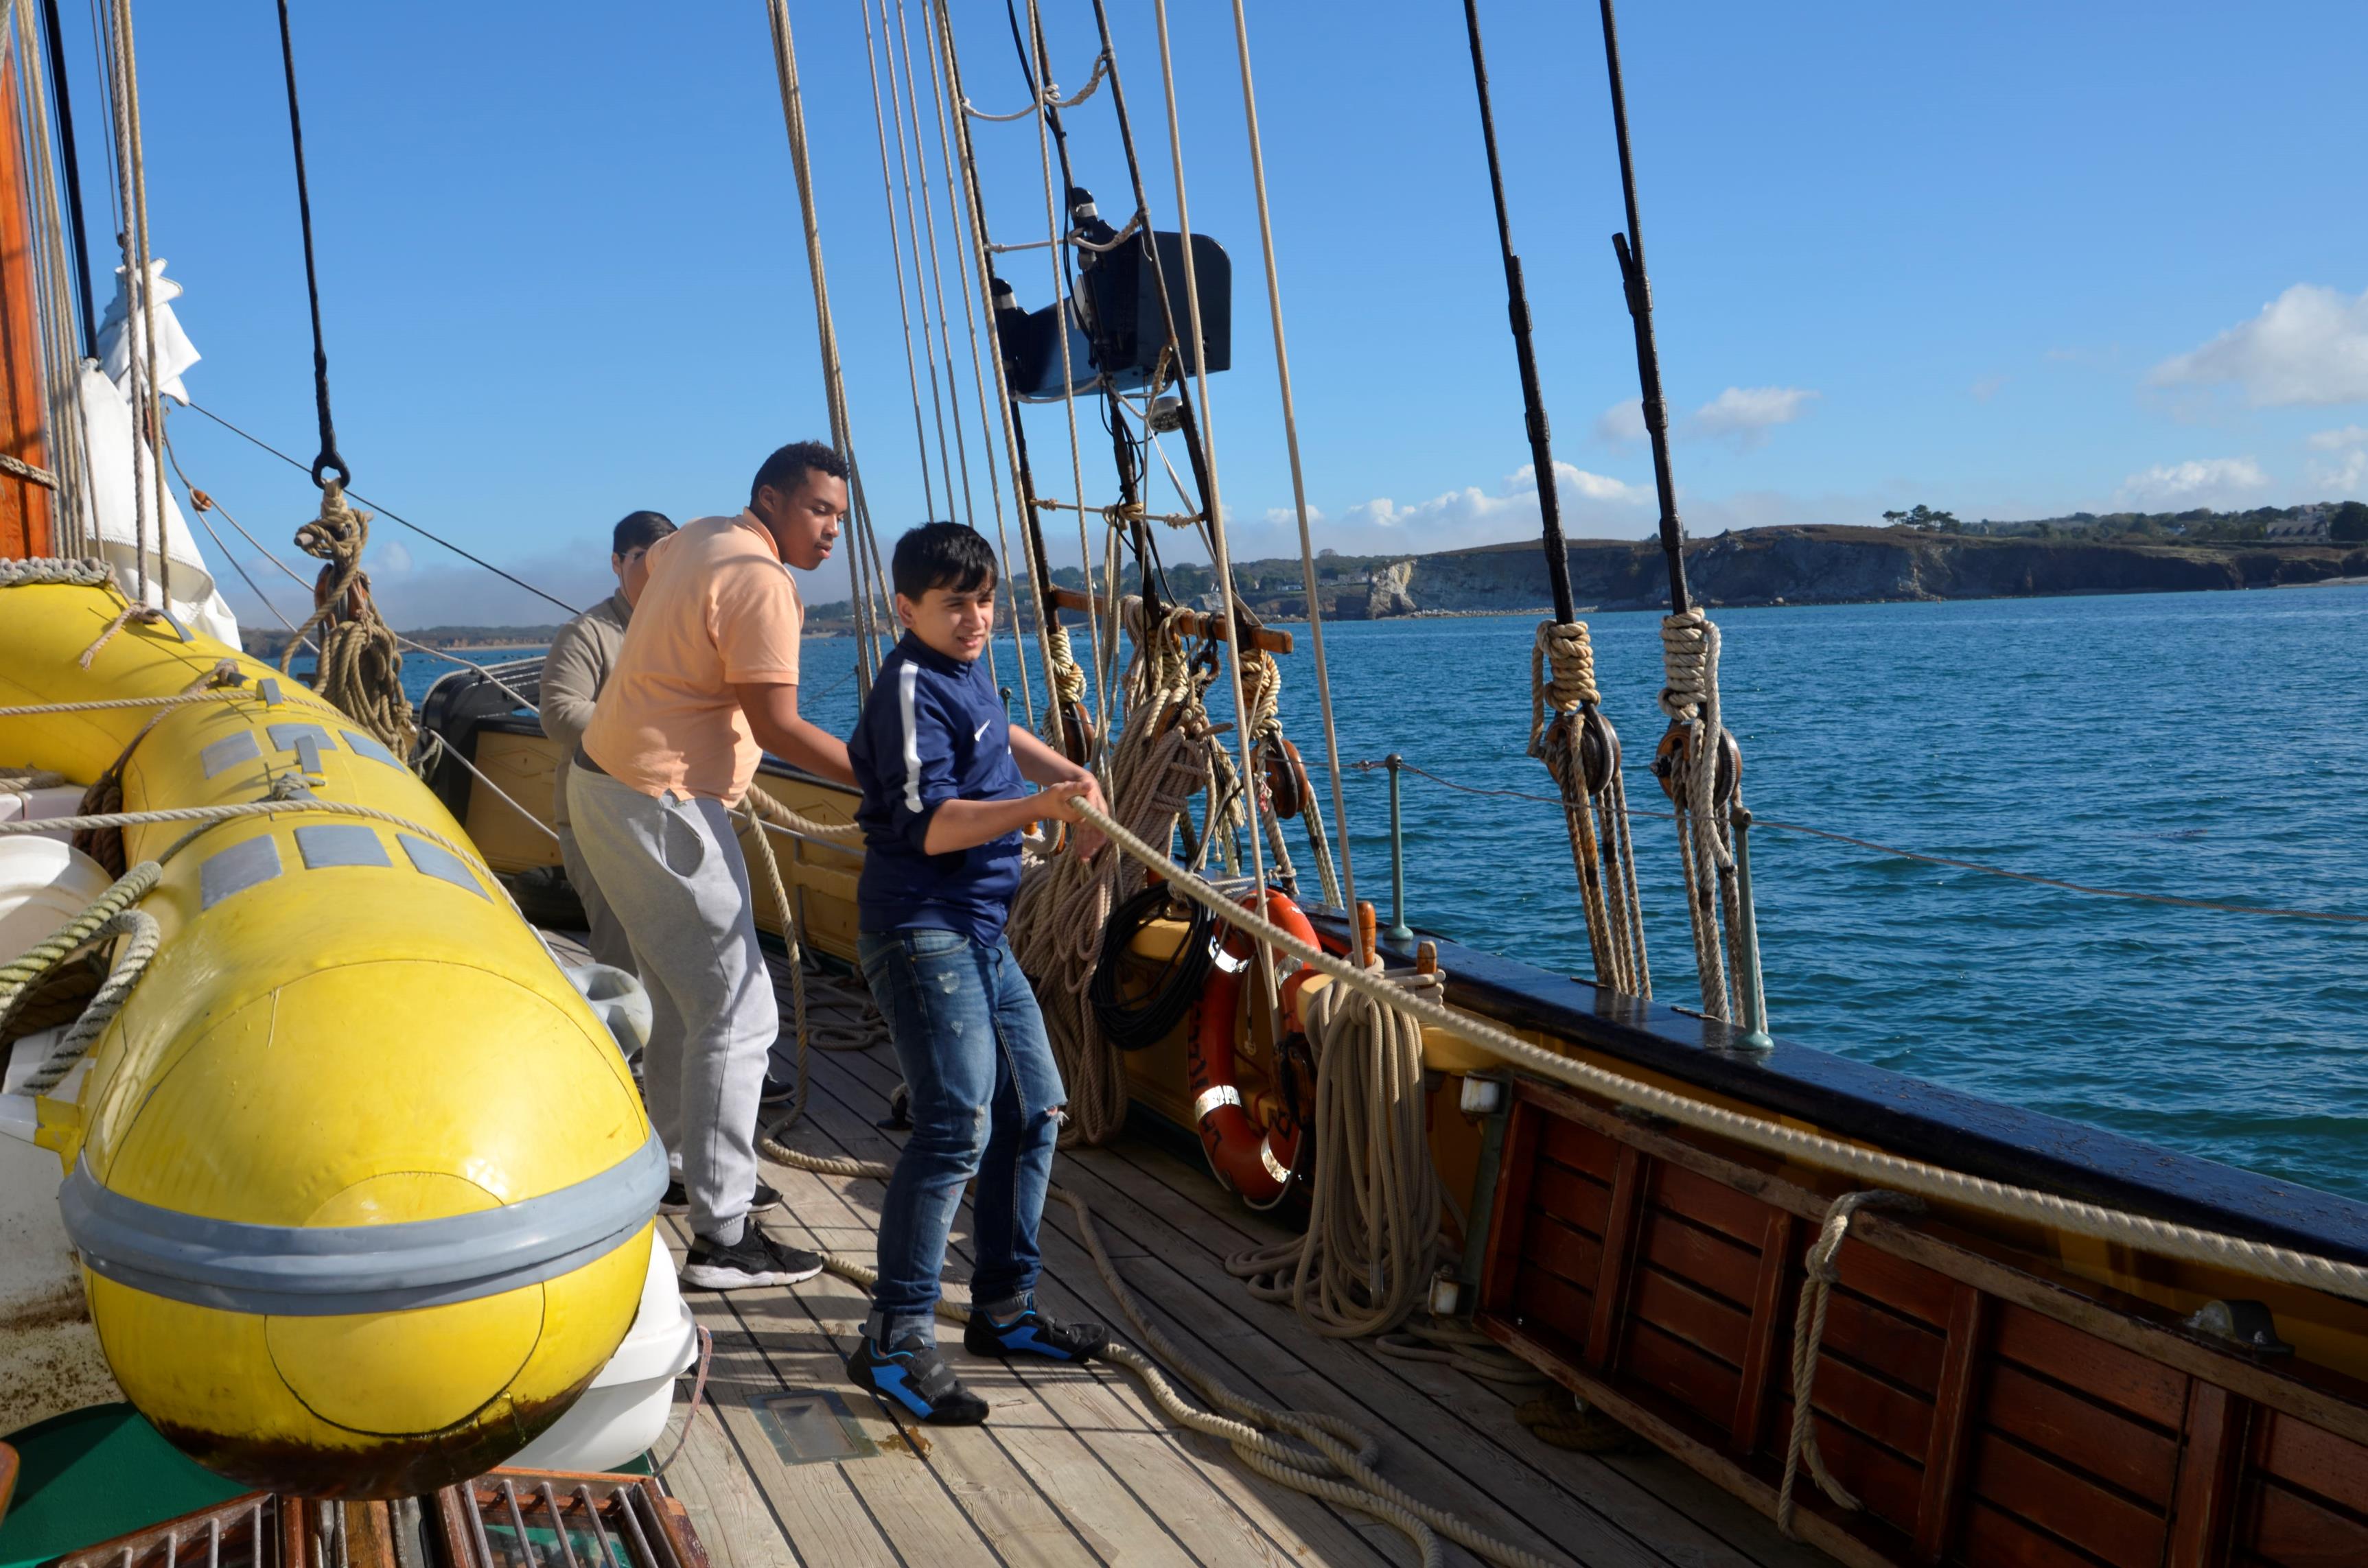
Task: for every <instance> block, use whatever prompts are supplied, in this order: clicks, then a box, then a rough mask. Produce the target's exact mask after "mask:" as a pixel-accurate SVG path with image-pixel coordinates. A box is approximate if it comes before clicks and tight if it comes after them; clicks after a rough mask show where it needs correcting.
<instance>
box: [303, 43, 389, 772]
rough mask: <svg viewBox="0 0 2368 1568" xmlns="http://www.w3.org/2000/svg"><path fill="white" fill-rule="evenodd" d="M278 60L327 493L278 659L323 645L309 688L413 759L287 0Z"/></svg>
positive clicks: (311, 528) (318, 466) (306, 530)
mask: <svg viewBox="0 0 2368 1568" xmlns="http://www.w3.org/2000/svg"><path fill="white" fill-rule="evenodd" d="M279 58H280V62H281V64H282V65H283V66H284V67H285V70H286V73H287V77H288V142H289V148H290V152H291V153H293V155H294V158H295V163H296V214H297V221H298V222H299V223H300V225H301V226H302V230H303V233H304V293H305V296H306V298H307V300H308V301H309V302H310V303H311V306H312V312H313V412H314V414H315V415H316V416H317V418H318V420H319V423H320V433H321V449H320V451H319V453H318V454H317V455H316V456H315V457H314V458H313V467H312V475H313V484H314V485H315V486H317V487H318V488H319V490H320V492H321V513H320V516H319V517H314V518H313V520H312V521H311V522H309V523H306V524H305V525H304V526H303V527H302V528H298V529H297V530H296V548H297V549H299V550H301V551H303V552H304V553H305V554H307V555H310V556H313V557H315V558H317V559H318V560H319V561H320V562H322V566H321V575H320V577H319V579H318V581H316V582H315V583H314V584H313V613H312V614H311V615H310V616H309V617H307V618H306V619H305V621H304V624H303V626H302V628H301V629H300V630H299V631H298V632H297V634H296V636H294V637H293V638H290V640H289V643H288V646H287V647H286V648H285V649H284V650H282V651H281V653H280V655H279V668H280V669H281V671H282V672H285V671H286V670H287V668H288V665H289V663H290V660H292V659H293V658H294V657H295V656H296V649H297V647H298V645H299V644H301V643H302V642H303V641H304V639H305V638H307V637H311V638H313V640H314V641H315V642H318V643H319V644H320V649H321V657H320V661H319V664H318V665H317V666H316V668H315V670H314V673H313V688H314V689H315V690H317V691H319V692H320V694H321V695H322V696H323V697H324V698H326V699H329V700H330V701H331V702H334V703H336V705H337V706H338V707H339V708H341V709H343V710H345V711H346V712H347V713H349V714H351V715H352V716H353V718H354V720H355V722H358V723H359V724H360V725H361V726H362V727H363V728H364V729H366V730H368V731H369V732H370V733H371V734H372V735H374V736H376V737H377V738H378V740H379V741H380V742H381V744H384V745H386V746H387V747H388V748H389V749H391V750H392V751H393V753H394V754H395V755H396V756H410V755H411V751H412V747H413V745H414V744H416V741H417V740H418V735H419V732H418V728H417V726H416V724H415V723H414V722H413V720H412V713H411V699H409V698H407V697H405V696H404V691H403V653H402V650H401V649H399V648H397V647H396V646H395V642H394V632H393V630H392V629H390V628H389V627H388V626H387V624H386V621H385V620H384V619H382V618H381V616H380V615H379V612H378V607H377V606H376V605H374V604H372V603H371V602H370V577H369V575H368V574H366V573H364V572H363V571H362V551H363V550H364V548H366V547H367V546H368V545H369V543H370V514H369V513H368V512H364V511H360V510H359V509H358V508H356V507H355V506H352V505H351V504H349V503H348V502H347V500H346V486H347V483H350V482H351V480H352V478H353V474H352V471H351V470H349V469H348V468H347V466H346V460H345V457H344V456H343V454H341V453H340V452H339V451H338V450H337V425H336V418H335V417H334V415H332V414H331V413H330V409H329V352H328V350H327V348H326V347H324V346H323V343H322V336H321V278H320V271H319V268H318V267H316V266H315V264H314V261H313V196H312V190H311V187H310V186H309V185H308V183H307V182H306V180H305V177H304V120H303V117H302V113H301V112H300V111H299V110H298V108H297V104H296V44H295V40H294V38H293V37H292V35H291V34H290V30H289V25H288V0H279Z"/></svg>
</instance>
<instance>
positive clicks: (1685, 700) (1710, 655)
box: [1661, 605, 1718, 720]
mask: <svg viewBox="0 0 2368 1568" xmlns="http://www.w3.org/2000/svg"><path fill="white" fill-rule="evenodd" d="M1661 669H1662V673H1663V679H1664V680H1665V681H1666V682H1667V684H1666V685H1664V686H1663V687H1662V688H1661V711H1662V712H1664V713H1666V714H1668V716H1669V717H1670V718H1672V719H1679V720H1691V719H1697V718H1700V717H1701V716H1702V709H1703V707H1704V706H1705V705H1706V704H1708V703H1710V702H1712V701H1713V700H1714V699H1715V692H1716V689H1717V683H1718V628H1717V627H1715V626H1713V625H1712V624H1711V620H1710V617H1709V616H1707V615H1705V614H1704V613H1703V612H1702V607H1701V606H1700V605H1695V606H1692V607H1690V608H1688V609H1687V610H1686V612H1685V613H1684V614H1683V615H1668V616H1663V617H1662V618H1661Z"/></svg>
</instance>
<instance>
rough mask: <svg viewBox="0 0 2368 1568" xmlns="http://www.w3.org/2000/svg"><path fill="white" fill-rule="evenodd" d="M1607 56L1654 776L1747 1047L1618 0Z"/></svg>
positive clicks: (1714, 755) (1719, 1011)
mask: <svg viewBox="0 0 2368 1568" xmlns="http://www.w3.org/2000/svg"><path fill="white" fill-rule="evenodd" d="M1601 6H1602V12H1603V59H1604V65H1605V69H1606V70H1607V71H1609V73H1610V74H1611V126H1612V131H1613V134H1614V136H1615V138H1616V139H1617V141H1618V142H1619V148H1620V187H1621V193H1622V197H1623V199H1625V200H1626V203H1627V210H1628V232H1627V233H1624V234H1614V235H1612V236H1611V249H1612V252H1613V254H1614V255H1615V256H1617V257H1618V258H1619V261H1620V277H1621V282H1622V286H1623V288H1624V290H1625V292H1626V294H1627V299H1628V313H1629V316H1630V317H1631V319H1632V320H1633V321H1634V324H1635V331H1636V377H1637V381H1638V384H1639V386H1640V388H1641V393H1642V399H1643V408H1644V415H1645V431H1646V433H1647V434H1649V435H1650V436H1651V437H1652V442H1653V483H1654V487H1655V490H1656V494H1657V495H1658V497H1659V500H1660V507H1661V551H1662V553H1663V554H1664V555H1665V556H1666V557H1667V558H1668V568H1669V613H1668V615H1667V616H1665V617H1664V618H1663V619H1662V621H1661V658H1662V668H1663V671H1664V678H1665V680H1666V684H1665V685H1664V687H1662V690H1661V699H1660V700H1661V711H1662V712H1664V713H1666V714H1667V715H1668V719H1669V729H1668V733H1667V734H1665V735H1663V736H1662V737H1661V744H1660V747H1659V750H1658V755H1657V756H1656V758H1655V761H1654V764H1653V771H1654V772H1655V773H1656V774H1657V775H1658V776H1659V778H1660V780H1661V788H1662V789H1663V790H1667V791H1668V796H1669V801H1670V803H1671V804H1672V805H1674V806H1675V807H1676V808H1677V812H1678V843H1679V848H1680V850H1681V851H1682V862H1681V863H1682V865H1683V867H1684V870H1685V887H1686V908H1687V913H1688V915H1689V917H1690V919H1691V924H1692V926H1693V936H1694V961H1695V967H1696V969H1697V971H1699V973H1700V976H1701V980H1702V1011H1703V1012H1704V1013H1706V1014H1708V1015H1709V1016H1710V1017H1713V1018H1717V1019H1720V1020H1722V1021H1725V1020H1732V1019H1735V1018H1736V1017H1738V1015H1739V1016H1740V1019H1741V1022H1742V1023H1743V1026H1744V1028H1745V1029H1746V1031H1747V1039H1748V1040H1750V1041H1751V1042H1752V1043H1754V1044H1762V1043H1765V1042H1766V1040H1767V1029H1768V1005H1767V1000H1766V996H1765V994H1764V993H1763V992H1762V989H1761V986H1760V980H1759V936H1758V930H1757V923H1756V921H1755V919H1754V916H1753V914H1752V910H1751V906H1750V897H1749V885H1750V884H1749V878H1748V872H1747V871H1746V870H1745V869H1743V868H1742V867H1741V866H1739V865H1738V864H1737V861H1738V848H1739V845H1740V840H1741V835H1742V834H1743V832H1744V831H1745V830H1746V829H1748V826H1749V824H1750V821H1751V818H1750V814H1749V813H1748V812H1746V811H1744V809H1743V799H1742V790H1741V786H1742V781H1743V753H1742V751H1741V749H1740V748H1739V747H1737V746H1736V744H1735V737H1734V736H1733V735H1732V734H1730V733H1727V730H1726V728H1725V725H1724V724H1723V723H1722V722H1720V717H1719V699H1718V653H1719V634H1718V628H1717V627H1716V626H1714V625H1713V624H1712V622H1711V619H1710V617H1709V615H1708V614H1707V613H1705V612H1704V611H1703V609H1702V607H1701V606H1699V605H1694V604H1690V603H1688V602H1687V598H1686V558H1685V537H1686V536H1685V529H1684V528H1683V526H1682V525H1681V524H1680V523H1679V521H1678V488H1677V480H1676V477H1675V475H1674V473H1673V472H1672V471H1671V469H1670V466H1669V411H1668V402H1667V401H1666V400H1665V399H1664V398H1663V396H1662V394H1661V358H1660V351H1659V349H1658V348H1656V347H1655V345H1654V342H1653V285H1652V281H1651V279H1650V278H1648V277H1647V276H1646V274H1645V233H1644V227H1643V223H1642V222H1641V220H1640V219H1639V218H1638V216H1637V211H1636V165H1635V163H1634V159H1633V158H1632V157H1631V155H1630V153H1629V145H1628V104H1627V99H1626V97H1625V96H1624V95H1623V93H1622V89H1621V81H1620V34H1619V29H1618V28H1617V26H1616V25H1615V23H1614V21H1613V19H1612V15H1611V0H1601Z"/></svg>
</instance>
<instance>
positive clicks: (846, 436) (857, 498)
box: [765, 0, 884, 697]
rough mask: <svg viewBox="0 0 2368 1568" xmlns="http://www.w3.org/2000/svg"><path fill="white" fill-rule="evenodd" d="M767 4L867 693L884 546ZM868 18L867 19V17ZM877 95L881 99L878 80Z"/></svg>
mask: <svg viewBox="0 0 2368 1568" xmlns="http://www.w3.org/2000/svg"><path fill="white" fill-rule="evenodd" d="M765 11H766V17H767V20H768V23H769V24H770V27H771V31H772V40H773V74H774V78H775V81H776V84H777V85H778V86H779V88H780V98H781V122H782V126H783V129H784V131H786V133H787V135H788V138H789V143H790V166H791V173H792V175H793V176H794V178H795V180H796V184H797V187H798V211H799V216H800V218H801V219H802V220H803V227H804V231H805V248H806V272H807V277H808V280H809V281H810V282H811V284H812V286H813V289H814V331H815V334H816V336H817V339H818V341H819V346H820V349H821V358H822V383H823V402H824V405H825V408H826V409H827V410H828V412H829V415H830V439H831V445H832V446H833V447H834V448H836V449H837V452H838V455H839V456H840V457H841V458H842V459H843V460H845V461H846V463H847V481H848V501H849V506H848V521H849V522H850V524H851V525H852V527H851V528H850V529H849V531H850V533H851V534H852V535H853V536H854V537H853V538H852V540H850V541H849V542H850V546H851V548H850V549H849V550H848V552H847V578H848V593H849V596H850V602H851V603H852V605H853V607H854V609H855V638H856V647H857V650H858V654H859V656H858V657H857V659H856V661H855V668H856V689H857V693H858V695H859V696H860V697H868V696H869V695H870V694H871V671H872V669H873V668H875V667H877V665H879V663H880V661H881V658H882V653H883V650H882V648H881V646H880V637H879V632H878V631H877V629H876V627H875V624H874V621H875V617H876V616H877V615H878V614H879V608H880V607H879V605H878V604H877V602H876V601H875V600H874V598H873V597H872V586H873V584H874V582H875V581H879V580H884V574H882V571H881V569H880V546H879V540H878V536H877V534H876V533H875V531H874V530H873V528H872V526H871V505H870V503H869V501H868V500H867V499H866V498H865V496H864V492H863V477H862V470H861V469H860V467H859V466H858V464H857V463H856V460H855V431H854V424H853V422H852V420H851V419H850V418H849V417H848V407H847V378H846V373H845V368H844V366H843V365H842V363H841V361H840V358H839V353H838V325H837V320H836V318H835V317H833V315H832V314H831V308H830V284H829V280H828V278H826V276H825V269H824V267H823V255H822V222H821V219H820V218H819V217H818V216H817V215H816V213H815V210H814V159H813V154H812V149H811V148H810V146H809V145H808V142H807V140H806V116H805V93H804V89H803V86H802V85H800V83H799V78H798V51H797V41H796V39H795V37H794V36H793V35H792V33H791V30H790V8H789V5H788V0H767V4H766V7H765ZM865 25H866V26H867V28H868V27H869V25H870V23H869V21H868V20H867V22H866V24H865ZM866 58H867V59H868V58H869V51H868V49H867V52H866ZM874 96H875V100H876V97H877V86H876V84H875V87H874Z"/></svg>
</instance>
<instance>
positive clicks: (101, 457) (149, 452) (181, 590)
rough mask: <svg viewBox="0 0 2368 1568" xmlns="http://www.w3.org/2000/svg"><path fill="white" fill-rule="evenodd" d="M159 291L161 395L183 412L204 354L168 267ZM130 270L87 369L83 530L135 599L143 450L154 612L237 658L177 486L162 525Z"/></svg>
mask: <svg viewBox="0 0 2368 1568" xmlns="http://www.w3.org/2000/svg"><path fill="white" fill-rule="evenodd" d="M149 278H150V279H151V282H152V283H153V285H154V290H155V304H154V313H155V320H156V358H155V365H156V390H157V392H158V393H159V394H160V395H162V396H165V397H169V398H171V399H173V400H174V401H175V402H176V403H188V401H189V394H188V391H187V390H186V389H185V388H184V387H183V386H182V385H181V372H182V371H184V370H187V369H188V368H189V367H190V366H192V365H194V364H196V363H197V362H198V359H199V354H198V350H197V347H196V346H195V345H194V344H192V343H191V342H190V341H189V337H188V334H187V333H185V332H183V331H182V330H181V324H180V322H179V320H178V319H177V318H176V316H175V315H174V313H173V306H172V301H175V300H176V299H178V298H180V295H181V286H180V285H179V284H178V283H176V282H174V281H173V280H172V279H171V278H166V277H165V260H164V258H163V257H162V256H159V257H157V258H156V259H155V261H154V263H152V264H151V266H150V268H149ZM124 284H125V269H124V268H122V267H117V268H116V269H115V298H114V299H112V300H110V301H108V305H107V314H106V316H105V318H104V319H103V320H102V321H101V322H100V324H99V329H98V351H99V358H97V359H85V360H84V361H83V362H82V368H81V372H80V373H81V377H82V386H81V388H80V391H81V398H80V402H81V404H82V420H83V438H84V443H85V445H84V449H85V452H87V453H88V455H89V462H90V476H89V483H87V484H86V485H85V487H84V490H83V507H84V513H85V516H84V519H83V521H84V525H85V528H86V529H87V530H88V532H89V533H90V534H91V535H92V536H93V537H96V538H97V540H99V546H100V551H101V552H102V553H103V554H104V555H105V556H106V558H107V562H108V565H110V566H112V567H113V568H114V569H115V575H116V577H117V579H118V581H119V582H120V584H121V585H122V587H123V591H124V593H125V594H127V595H136V594H137V593H138V592H139V589H138V585H137V584H138V575H139V574H138V566H139V556H140V543H139V528H138V522H137V519H138V514H137V512H136V510H135V499H134V493H133V472H134V470H133V466H132V443H133V442H135V441H137V442H139V443H140V468H139V470H138V472H141V473H142V474H145V475H147V476H148V484H149V486H150V489H149V492H148V495H147V497H146V500H147V502H148V508H147V509H148V512H149V517H148V530H147V531H148V538H147V545H148V549H147V555H148V562H147V565H148V603H149V604H150V605H151V606H154V607H155V608H160V609H164V610H165V611H168V612H169V613H170V614H171V615H172V616H173V617H174V619H176V620H178V621H180V622H181V623H182V624H183V625H184V626H187V627H188V628H189V629H190V630H191V631H202V632H204V633H205V634H206V635H208V636H209V637H212V638H216V639H218V640H219V641H221V642H226V643H228V644H230V646H232V647H233V648H235V647H237V646H238V645H239V641H238V619H237V617H235V616H234V615H233V614H232V613H231V608H230V606H229V605H227V604H225V603H223V602H222V591H221V589H220V588H219V587H218V586H216V585H215V583H214V576H213V572H212V570H211V568H210V567H209V566H208V565H207V564H206V558H205V555H204V552H202V551H199V548H198V542H197V540H196V538H195V537H194V536H193V535H192V534H191V533H190V531H189V524H188V519H187V518H185V517H182V515H181V508H180V505H179V503H178V502H176V500H175V499H174V497H173V494H172V490H171V488H170V487H169V486H166V487H165V488H164V490H163V494H164V517H163V519H162V523H161V526H160V524H159V519H158V518H157V517H156V516H155V515H154V514H155V511H156V507H155V497H156V495H157V489H156V488H155V484H156V482H155V477H154V476H155V472H156V464H157V460H158V459H157V454H156V452H155V450H154V448H153V447H152V446H151V445H150V443H149V442H148V440H147V438H146V437H144V436H142V435H141V434H140V432H139V428H138V425H137V422H136V421H135V420H134V418H133V416H132V408H131V351H132V349H133V347H134V346H135V335H136V334H137V333H138V332H139V331H140V330H141V321H140V317H141V315H142V312H141V311H140V309H139V307H138V305H137V303H136V302H135V301H133V300H132V299H131V297H130V290H127V289H126V288H125V286H124ZM168 560H169V562H171V576H172V584H173V592H172V597H171V598H170V599H167V598H166V597H165V591H164V586H163V579H164V578H165V574H166V571H165V562H167V561H168Z"/></svg>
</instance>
